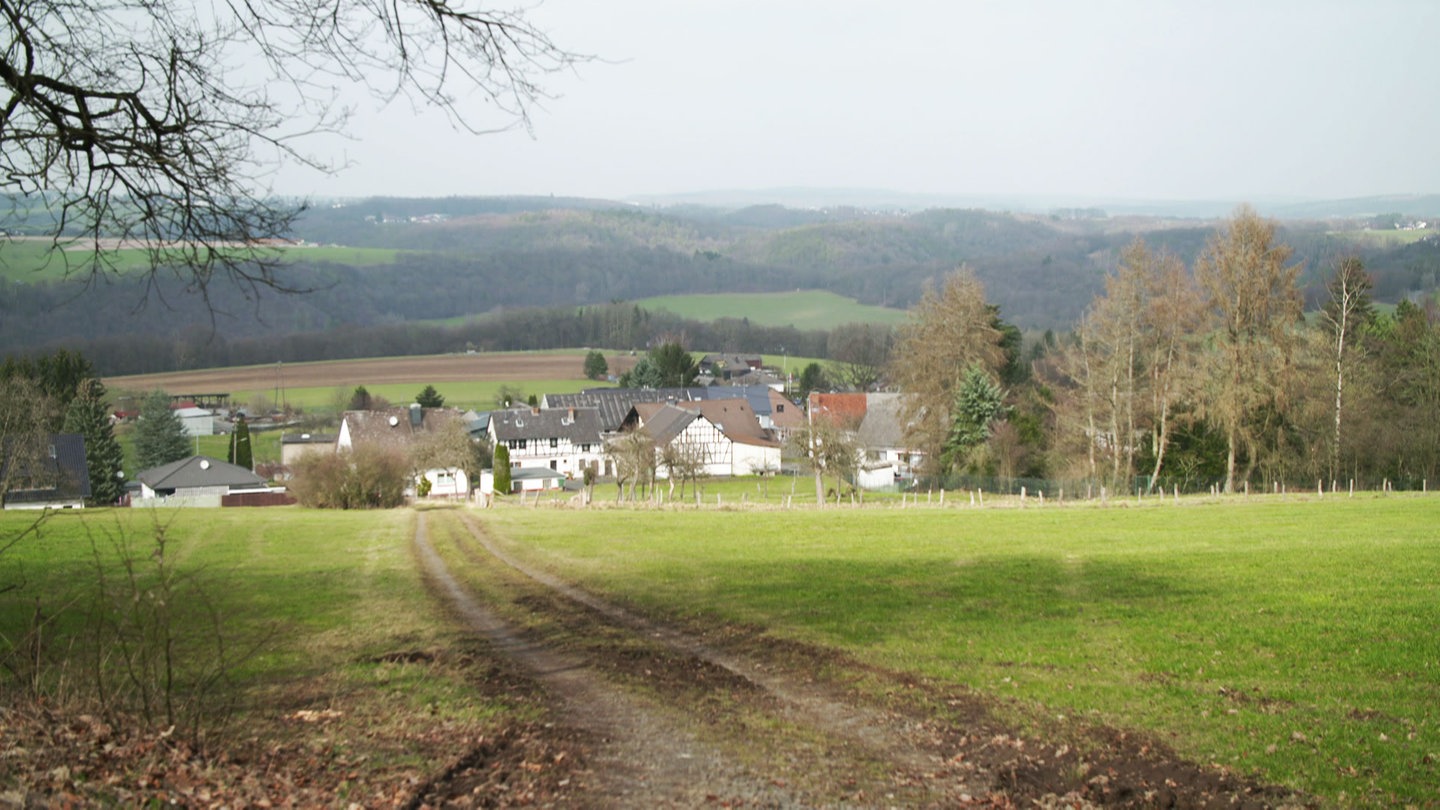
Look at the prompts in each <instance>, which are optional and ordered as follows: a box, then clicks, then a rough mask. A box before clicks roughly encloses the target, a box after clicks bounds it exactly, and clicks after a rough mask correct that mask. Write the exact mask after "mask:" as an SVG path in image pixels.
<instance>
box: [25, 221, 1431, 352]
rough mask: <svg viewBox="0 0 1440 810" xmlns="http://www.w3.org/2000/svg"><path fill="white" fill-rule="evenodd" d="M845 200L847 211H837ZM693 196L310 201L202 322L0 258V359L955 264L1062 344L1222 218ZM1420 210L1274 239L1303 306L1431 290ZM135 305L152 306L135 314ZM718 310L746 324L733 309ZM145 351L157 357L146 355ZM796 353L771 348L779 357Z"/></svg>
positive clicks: (755, 289)
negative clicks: (1370, 279)
mask: <svg viewBox="0 0 1440 810" xmlns="http://www.w3.org/2000/svg"><path fill="white" fill-rule="evenodd" d="M841 198H845V199H850V200H851V202H850V203H847V204H838V202H839V201H840V200H841ZM698 199H699V198H697V200H692V201H690V202H687V203H685V204H677V205H673V206H665V207H661V206H659V205H637V204H633V203H620V202H614V201H606V200H592V199H580V198H550V197H496V198H461V197H447V198H436V199H407V198H374V199H367V200H335V201H327V202H322V203H319V204H316V205H314V206H313V207H312V208H310V209H309V210H308V211H307V212H306V214H305V216H304V217H303V218H302V220H301V222H300V224H299V227H298V230H297V232H296V233H295V236H296V237H297V238H298V239H301V240H303V241H304V242H305V243H306V245H307V247H305V248H302V249H295V250H293V251H291V254H290V256H291V258H292V259H293V262H292V264H291V266H290V267H289V268H288V269H286V270H285V271H284V273H283V276H282V279H283V280H284V281H285V282H286V283H287V284H289V285H290V286H293V287H297V288H301V289H309V290H311V292H308V293H306V294H304V295H281V294H277V293H274V292H269V291H263V290H262V291H260V292H259V293H258V294H256V293H254V291H251V290H247V289H244V288H234V287H232V286H229V285H226V284H223V283H219V284H216V285H213V286H212V288H211V294H212V298H211V299H210V302H209V303H210V304H211V305H213V306H214V308H215V310H216V311H217V312H218V316H215V317H213V318H212V311H211V310H210V309H208V308H207V307H206V305H205V302H203V301H199V300H197V299H196V298H195V297H194V296H192V295H188V294H187V293H186V292H185V289H184V284H183V282H182V281H181V280H177V279H171V278H169V277H165V276H164V275H163V274H162V277H159V278H157V279H156V285H155V286H154V287H153V288H148V289H147V287H146V286H145V284H144V281H143V280H142V279H135V278H128V277H120V278H113V279H110V280H109V281H108V283H104V284H96V285H92V286H91V287H89V288H81V287H78V286H77V285H75V284H74V283H73V282H72V283H61V282H56V281H51V280H47V279H49V278H53V277H54V275H55V274H54V273H53V272H52V273H49V274H45V273H38V274H37V273H33V272H29V271H28V270H27V269H26V268H27V267H28V265H29V264H30V263H33V261H34V259H33V250H31V248H33V244H30V243H19V242H12V243H9V244H8V245H7V244H4V243H0V262H6V261H7V260H13V261H9V262H8V266H7V267H6V270H5V272H4V273H0V346H5V347H6V350H7V351H17V350H24V349H28V348H34V347H42V346H56V345H77V344H80V343H84V342H86V341H89V342H92V343H93V342H96V341H110V343H111V344H112V345H109V346H107V347H106V350H107V351H113V352H117V353H120V354H125V353H127V352H128V353H130V354H134V353H135V352H163V353H165V355H166V356H167V357H170V358H171V359H170V360H167V361H165V362H169V363H175V364H181V365H182V366H183V364H184V363H187V362H194V358H195V357H196V356H197V354H200V353H206V352H208V353H211V354H213V353H214V351H215V349H214V348H213V345H210V346H209V347H208V348H205V347H206V346H207V345H209V344H212V343H213V341H214V338H215V336H217V335H218V336H219V337H221V338H223V339H225V340H229V341H239V340H261V339H263V340H268V341H274V340H281V339H284V338H285V336H287V335H294V336H296V337H294V338H293V339H292V341H291V342H292V343H296V344H298V343H300V342H302V341H312V338H310V337H304V336H306V335H314V334H320V333H325V332H327V331H334V330H349V331H347V332H346V334H348V335H351V337H349V338H347V339H348V340H351V341H352V342H353V341H355V340H359V339H361V338H360V337H356V336H358V335H362V334H363V330H367V329H368V330H375V329H378V328H380V327H384V328H385V329H386V330H389V331H386V332H385V335H386V340H389V341H397V340H398V341H402V342H403V341H406V340H409V338H407V337H405V335H406V334H407V332H406V331H405V330H404V329H402V328H400V327H403V326H405V325H407V324H415V325H416V328H419V325H420V324H431V326H429V327H427V328H438V327H436V326H434V325H433V324H434V323H435V322H437V321H446V320H448V321H449V322H450V323H452V324H459V323H464V322H466V320H467V319H469V318H471V317H473V316H478V315H483V314H486V313H504V312H511V311H515V310H517V309H523V308H553V309H557V310H560V311H569V312H571V313H572V315H573V313H574V311H575V310H576V308H580V307H588V306H596V305H607V304H610V303H612V302H627V301H639V300H646V299H652V298H655V297H658V296H685V297H690V296H702V295H703V296H736V295H745V296H748V295H755V294H777V293H789V294H793V293H795V292H796V291H797V290H798V291H823V293H825V294H828V295H831V296H836V297H839V298H843V299H850V300H853V301H855V302H858V303H859V304H860V305H865V306H870V307H880V308H885V310H884V311H892V312H899V311H903V310H904V309H906V308H908V307H909V306H911V305H912V304H913V303H914V302H915V301H916V300H918V299H919V297H920V295H921V294H922V292H923V290H924V289H925V286H926V285H927V284H930V283H934V282H935V281H936V280H938V279H940V278H942V277H943V276H944V275H945V274H947V273H949V272H950V271H952V270H954V269H955V268H956V267H958V266H960V265H962V264H964V265H968V266H969V267H971V268H972V269H973V270H974V271H975V273H976V275H977V276H978V277H979V278H980V280H981V281H982V282H983V283H984V284H985V288H986V293H987V296H988V297H989V299H990V300H991V301H992V302H994V303H996V304H998V305H999V307H1000V311H1001V316H1002V317H1003V318H1005V319H1006V320H1007V321H1009V322H1011V323H1014V324H1016V325H1017V326H1020V327H1021V328H1024V329H1035V330H1043V329H1055V330H1059V331H1063V330H1066V329H1068V328H1070V326H1071V325H1072V324H1073V323H1074V322H1075V320H1076V319H1077V318H1078V317H1079V316H1080V315H1081V314H1082V313H1083V311H1084V310H1085V308H1086V307H1087V306H1088V305H1089V304H1090V302H1091V301H1092V300H1093V298H1094V296H1095V295H1096V294H1097V293H1098V292H1100V291H1101V290H1102V289H1103V283H1104V278H1105V275H1106V273H1108V272H1110V271H1111V270H1113V269H1114V267H1115V264H1116V261H1117V258H1118V255H1119V253H1120V251H1121V249H1122V248H1123V247H1124V246H1125V245H1126V244H1127V243H1128V242H1129V241H1131V240H1132V239H1134V238H1135V237H1136V236H1137V235H1143V237H1144V238H1145V239H1146V241H1147V242H1148V243H1149V244H1150V245H1151V246H1152V247H1153V248H1156V249H1163V250H1168V251H1170V252H1171V253H1174V254H1175V255H1177V256H1178V257H1180V258H1181V259H1182V260H1184V261H1185V262H1187V263H1191V262H1193V261H1194V259H1195V257H1196V256H1197V255H1198V254H1199V252H1200V251H1201V250H1202V249H1203V248H1204V246H1205V243H1206V241H1207V240H1208V239H1209V238H1210V237H1211V236H1212V234H1213V233H1214V229H1215V227H1216V226H1217V224H1218V223H1220V222H1221V221H1222V220H1220V219H1215V218H1208V219H1197V218H1190V217H1186V216H1180V215H1175V214H1170V215H1167V216H1164V217H1161V216H1146V215H1141V214H1135V213H1122V212H1121V211H1118V210H1116V211H1103V210H1099V209H1095V208H1088V207H1083V206H1081V205H1079V204H1078V203H1080V202H1083V201H1079V200H1068V201H1066V200H1057V201H1054V202H1071V203H1076V205H1071V206H1067V207H1061V208H1056V209H1053V210H1047V211H1043V212H1026V211H1021V210H1018V209H1016V210H1011V211H1008V212H1002V211H996V210H986V209H983V208H978V207H949V208H947V207H929V208H925V209H924V210H905V209H901V208H898V207H891V208H886V207H884V206H883V205H881V204H880V203H881V202H883V200H881V199H879V198H873V199H868V200H860V202H861V203H864V204H856V203H855V202H854V200H856V199H859V198H852V197H851V196H850V195H849V193H837V194H836V196H835V197H834V198H833V201H835V202H837V204H835V205H833V206H819V207H795V206H789V205H781V204H776V203H763V204H762V203H754V204H744V205H735V206H720V205H708V204H700V202H699V201H698ZM814 201H815V202H823V201H824V199H821V198H817V199H816V200H814ZM1428 201H1434V202H1435V203H1440V198H1437V197H1435V196H1430V197H1413V198H1408V197H1407V198H1399V197H1377V198H1367V199H1366V200H1364V201H1358V200H1357V201H1350V203H1349V204H1351V205H1352V208H1353V210H1357V211H1359V210H1361V209H1369V208H1380V209H1388V213H1390V214H1394V215H1395V216H1390V217H1378V218H1374V217H1371V218H1366V217H1357V218H1355V219H1354V220H1350V221H1344V220H1341V221H1337V220H1329V219H1327V220H1324V221H1322V220H1320V219H1314V220H1304V219H1290V220H1285V221H1283V222H1282V226H1281V238H1282V239H1284V240H1285V241H1286V242H1287V243H1289V244H1290V245H1291V246H1292V247H1293V248H1294V249H1295V259H1296V261H1298V262H1300V263H1301V264H1302V265H1303V267H1304V273H1303V274H1302V281H1303V283H1305V284H1306V285H1307V286H1308V288H1309V291H1310V292H1309V296H1310V299H1311V303H1312V304H1313V303H1314V302H1315V301H1316V300H1317V296H1318V294H1319V291H1320V289H1321V284H1322V282H1323V280H1324V278H1325V277H1326V276H1327V275H1328V273H1329V271H1330V270H1329V268H1330V263H1332V262H1333V261H1334V259H1335V257H1336V256H1339V255H1343V254H1346V253H1352V252H1353V253H1356V254H1358V255H1360V256H1361V257H1362V258H1363V259H1364V261H1365V262H1366V265H1367V268H1368V269H1369V270H1370V271H1371V273H1372V274H1373V275H1374V276H1375V279H1376V288H1375V295H1376V299H1377V300H1378V301H1381V302H1391V303H1393V302H1395V301H1398V300H1400V299H1401V298H1403V297H1407V296H1419V295H1422V294H1424V293H1425V292H1427V291H1430V290H1434V289H1435V288H1436V287H1437V285H1440V238H1434V239H1432V238H1428V236H1427V234H1428V233H1429V232H1428V231H1427V232H1423V233H1415V235H1414V238H1408V237H1407V238H1406V239H1396V238H1383V239H1381V238H1376V237H1375V236H1374V234H1376V233H1377V232H1378V229H1382V228H1384V227H1387V226H1386V224H1385V223H1387V222H1388V223H1390V225H1389V226H1388V227H1391V228H1394V227H1395V225H1397V224H1400V223H1399V220H1398V219H1397V218H1398V217H1412V218H1413V217H1414V216H1416V215H1410V214H1406V213H1405V211H1408V210H1414V211H1420V210H1424V209H1425V208H1426V206H1428V205H1430V204H1432V203H1431V202H1428ZM1402 203H1403V204H1404V205H1402ZM1287 205H1292V206H1294V205H1297V204H1293V203H1287ZM1405 206H1409V207H1408V208H1407V207H1405ZM1436 207H1437V208H1440V204H1437V206H1436ZM1331 208H1334V206H1333V205H1331ZM1262 210H1263V209H1262ZM1288 210H1293V211H1300V210H1310V209H1302V208H1299V207H1292V208H1290V209H1288ZM1314 210H1317V211H1318V210H1321V209H1314ZM1228 213H1229V210H1228V209H1227V210H1225V211H1223V212H1221V214H1222V215H1223V214H1228ZM1366 213H1368V211H1367V212H1366ZM1427 216H1428V215H1427ZM1435 219H1440V217H1435ZM1413 224H1414V223H1413V222H1412V223H1406V225H1407V226H1410V225H1413ZM1432 227H1433V226H1432ZM1367 229H1369V230H1367ZM315 246H318V247H315ZM331 246H343V247H331ZM147 294H148V295H150V298H149V299H148V300H149V301H150V302H151V303H150V305H149V306H146V307H143V308H142V307H137V304H139V303H140V302H141V301H145V300H147V299H146V296H147ZM709 300H710V301H712V302H716V301H726V300H727V299H724V298H713V299H709ZM729 300H731V301H734V300H738V299H729ZM162 301H163V303H161V302H162ZM117 302H118V303H119V305H117ZM792 306H797V307H798V306H799V305H798V304H794V305H792ZM732 308H733V309H732ZM727 309H732V311H727ZM710 312H711V313H712V314H714V315H729V316H732V317H737V318H744V317H745V313H744V312H743V311H742V308H741V305H739V304H733V303H732V304H718V305H714V306H713V307H712V308H711V309H710ZM757 325H761V324H757ZM642 326H643V324H642ZM555 328H556V329H560V330H562V331H561V332H558V333H556V334H552V335H547V336H545V340H548V341H557V340H564V339H565V337H564V334H565V333H564V332H563V327H561V326H556V327H555ZM513 337H514V338H515V339H520V338H524V337H525V335H524V334H523V333H522V334H520V335H516V336H513ZM531 337H532V338H533V339H535V340H539V337H538V336H535V335H532V336H531ZM142 339H143V340H148V341H151V343H149V344H146V346H144V347H140V344H139V341H141V340H142ZM364 339H366V340H368V339H369V338H364ZM426 339H427V340H431V341H432V342H433V340H435V338H434V337H433V336H431V337H427V338H426ZM508 339H509V338H507V340H508ZM577 339H579V338H577ZM737 339H738V338H737ZM797 339H798V338H796V337H794V336H790V337H784V338H780V337H776V340H784V341H786V342H787V344H789V343H793V342H794V341H795V340H797ZM460 340H461V343H462V344H463V343H464V341H465V339H463V338H462V339H460ZM312 342H313V345H314V346H316V347H317V348H315V349H314V351H313V352H312V353H320V354H323V353H324V352H325V351H328V349H323V348H318V347H320V346H321V345H322V344H324V345H329V344H330V341H328V340H324V341H322V340H318V339H316V340H313V341H312ZM642 343H643V338H642ZM121 344H124V346H122V345H121ZM131 344H133V346H132V345H131ZM416 345H417V346H418V342H417V344H416ZM127 346H128V347H129V348H126V347H127ZM507 348H525V346H516V345H508V346H507ZM537 348H538V347H537ZM437 350H443V349H437ZM381 353H393V352H389V351H382V352H381ZM311 359H321V358H319V357H312V358H311ZM160 365H163V363H161V364H160ZM146 368H147V369H148V368H149V366H146Z"/></svg>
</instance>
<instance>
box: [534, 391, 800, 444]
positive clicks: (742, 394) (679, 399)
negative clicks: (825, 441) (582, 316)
mask: <svg viewBox="0 0 1440 810" xmlns="http://www.w3.org/2000/svg"><path fill="white" fill-rule="evenodd" d="M711 399H744V400H745V401H746V402H748V403H749V404H750V409H751V410H752V411H754V412H755V416H756V418H757V419H759V420H760V424H761V426H762V427H764V428H766V429H767V430H768V429H781V430H786V429H791V428H794V427H798V426H800V425H802V424H804V417H803V415H802V413H801V411H800V409H799V408H798V407H796V406H795V405H794V403H791V402H790V401H789V400H787V399H786V398H785V397H784V396H783V395H782V394H780V393H778V392H776V391H775V390H773V389H771V388H770V387H768V386H765V385H745V386H739V385H736V386H730V385H712V386H708V387H694V388H587V389H585V390H584V391H581V392H579V393H578V394H546V395H545V396H544V397H543V398H542V399H541V406H542V407H543V408H545V409H547V410H549V409H553V408H595V409H596V410H597V411H599V412H600V429H601V430H602V431H603V432H604V433H617V432H619V431H620V429H621V427H622V426H623V425H624V423H625V419H626V417H628V416H629V415H630V410H631V409H632V408H634V407H635V405H636V404H638V403H641V402H659V403H665V402H669V403H672V404H681V403H685V402H703V401H705V400H711Z"/></svg>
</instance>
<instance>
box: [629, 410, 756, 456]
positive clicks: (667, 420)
mask: <svg viewBox="0 0 1440 810" xmlns="http://www.w3.org/2000/svg"><path fill="white" fill-rule="evenodd" d="M634 411H635V414H636V416H638V417H639V418H640V421H641V423H643V424H644V426H645V430H646V431H647V432H649V434H650V436H651V438H653V439H654V440H655V443H656V444H661V445H663V444H668V443H669V442H670V440H671V439H673V438H675V436H678V435H680V433H681V431H683V430H685V428H686V427H687V426H688V425H689V424H690V423H691V422H693V421H694V416H691V417H689V418H688V419H687V418H683V417H681V416H679V415H677V414H675V413H672V412H674V411H679V412H682V413H684V412H689V413H691V414H699V415H700V416H703V417H705V418H706V419H708V420H710V422H711V424H713V425H715V427H717V428H719V429H720V432H721V433H723V434H725V438H727V439H729V440H730V441H732V442H740V443H741V444H754V445H760V446H763V447H778V446H779V445H778V443H777V442H775V441H774V440H772V439H771V438H770V437H769V436H768V435H766V433H765V429H764V428H762V427H760V420H759V419H757V418H756V416H755V412H754V411H752V410H751V409H750V404H749V402H747V401H746V400H744V399H714V400H701V401H690V402H675V403H663V404H660V403H640V404H637V405H636V406H635V408H634ZM647 412H648V415H647ZM667 434H668V436H667Z"/></svg>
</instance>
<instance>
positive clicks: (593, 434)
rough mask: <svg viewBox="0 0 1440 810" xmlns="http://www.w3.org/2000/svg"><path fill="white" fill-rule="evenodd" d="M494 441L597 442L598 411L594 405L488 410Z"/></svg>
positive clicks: (598, 439)
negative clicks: (566, 440) (590, 406)
mask: <svg viewBox="0 0 1440 810" xmlns="http://www.w3.org/2000/svg"><path fill="white" fill-rule="evenodd" d="M490 430H491V432H492V433H494V434H495V440H496V441H500V442H504V441H511V440H513V439H526V440H531V439H569V440H570V441H571V442H572V443H575V444H598V443H599V442H600V441H601V439H600V432H601V431H600V412H599V411H598V410H597V409H595V408H583V407H576V408H546V409H540V408H511V409H510V410H508V411H491V412H490Z"/></svg>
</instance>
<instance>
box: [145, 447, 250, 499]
mask: <svg viewBox="0 0 1440 810" xmlns="http://www.w3.org/2000/svg"><path fill="white" fill-rule="evenodd" d="M135 480H137V481H139V482H140V498H139V499H138V500H137V501H135V502H134V503H135V505H137V506H139V505H147V506H220V505H221V504H222V501H223V499H224V498H225V497H226V496H231V495H241V494H259V493H266V492H273V491H276V490H273V489H272V488H271V487H270V485H269V484H268V483H267V482H266V481H265V479H264V478H261V477H260V476H258V475H256V474H255V473H253V472H251V471H249V470H247V469H245V468H244V467H240V466H237V465H235V464H230V463H229V462H225V461H221V460H220V459H218V458H210V457H209V456H190V457H189V458H182V459H180V460H179V461H172V462H170V463H169V464H161V465H160V466H159V467H151V468H150V469H148V470H141V471H140V472H139V473H138V474H137V475H136V476H135Z"/></svg>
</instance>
